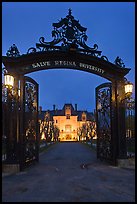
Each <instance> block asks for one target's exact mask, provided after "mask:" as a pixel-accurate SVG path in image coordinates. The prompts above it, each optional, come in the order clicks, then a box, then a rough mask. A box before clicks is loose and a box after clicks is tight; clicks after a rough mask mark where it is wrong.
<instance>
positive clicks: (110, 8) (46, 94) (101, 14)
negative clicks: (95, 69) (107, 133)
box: [2, 2, 135, 111]
mask: <svg viewBox="0 0 137 204" xmlns="http://www.w3.org/2000/svg"><path fill="white" fill-rule="evenodd" d="M69 8H71V9H72V15H73V16H74V18H75V19H76V20H79V22H80V24H81V25H82V26H83V27H86V28H87V31H86V34H87V36H88V40H87V45H88V46H90V47H93V45H94V44H97V45H98V50H101V51H102V55H105V56H107V58H108V60H109V61H110V62H112V63H113V62H114V60H115V58H116V57H117V56H119V57H121V58H122V60H123V62H124V64H125V66H126V67H127V68H131V71H130V73H129V74H127V75H126V77H127V79H128V80H129V81H131V82H132V83H133V84H135V3H134V2H40V3H39V2H7V3H6V2H3V3H2V55H6V52H7V50H8V49H9V47H10V46H11V45H12V44H13V43H15V44H16V45H17V47H18V49H19V51H20V53H21V54H26V53H27V50H28V48H30V47H35V44H36V43H38V41H39V38H40V37H44V38H45V41H52V40H53V38H52V35H51V32H52V30H53V27H52V23H57V22H58V21H59V20H60V19H61V18H64V17H66V15H67V14H68V9H69ZM29 76H30V77H32V78H33V79H35V80H36V81H37V82H38V83H39V91H40V93H39V105H41V106H42V107H43V109H52V107H53V104H56V107H57V108H59V109H60V108H62V107H63V105H64V103H72V104H73V105H74V104H75V103H77V104H78V109H84V110H88V111H92V110H94V108H95V88H96V86H98V85H100V84H101V83H104V82H107V80H106V79H104V78H101V77H99V76H97V75H94V74H90V73H87V72H83V71H78V70H69V69H67V70H66V69H65V70H64V69H56V70H53V69H52V70H43V71H39V72H34V73H31V74H29ZM133 91H134V92H135V90H133ZM133 96H134V94H133Z"/></svg>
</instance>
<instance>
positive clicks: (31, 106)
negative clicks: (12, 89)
mask: <svg viewBox="0 0 137 204" xmlns="http://www.w3.org/2000/svg"><path fill="white" fill-rule="evenodd" d="M36 97H37V92H36V89H35V86H34V85H33V84H32V83H31V82H27V83H26V85H25V99H26V101H25V104H26V106H25V109H26V111H35V110H36V108H37V107H36V105H37V103H36Z"/></svg>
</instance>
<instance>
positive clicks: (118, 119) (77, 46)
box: [2, 9, 130, 168]
mask: <svg viewBox="0 0 137 204" xmlns="http://www.w3.org/2000/svg"><path fill="white" fill-rule="evenodd" d="M53 27H54V30H53V31H52V37H54V39H53V41H51V42H46V41H45V39H44V37H41V38H40V39H39V43H36V48H35V47H31V48H29V49H28V52H27V54H22V55H20V53H19V50H18V48H17V47H16V45H15V44H13V46H11V47H10V49H9V50H8V51H7V56H2V62H3V64H4V67H5V70H6V71H7V72H8V73H9V74H11V75H13V76H14V78H15V84H16V88H17V89H18V88H20V90H21V96H20V107H21V115H20V117H21V116H22V114H24V112H23V103H24V101H23V98H24V89H23V87H24V76H25V74H28V73H31V72H36V71H39V70H48V69H59V68H66V69H67V68H69V69H75V70H80V71H85V72H89V73H92V74H96V75H98V76H101V77H103V78H105V79H107V80H109V81H110V82H111V83H112V88H111V90H112V97H111V104H112V109H113V113H112V116H111V117H112V118H111V119H112V120H113V123H112V124H113V127H112V131H113V135H114V137H115V139H116V143H115V145H117V147H116V148H115V149H116V151H115V162H114V163H116V159H125V158H126V140H125V124H124V123H123V121H124V119H125V113H124V110H125V104H124V100H123V99H124V83H125V81H124V80H125V78H124V77H125V75H126V74H127V73H128V72H129V71H130V68H126V67H125V65H124V63H123V62H122V60H121V59H120V58H119V57H117V58H116V60H115V63H111V62H109V61H108V59H107V57H106V56H101V52H102V51H98V45H97V44H94V46H93V48H90V47H89V46H87V45H86V41H87V35H86V30H87V29H86V28H84V27H83V26H81V25H80V23H79V21H77V20H75V19H74V17H73V16H72V12H71V10H70V9H69V13H68V15H67V16H66V17H65V18H63V19H61V20H60V22H58V23H53ZM60 43H62V44H61V45H57V44H60ZM18 129H20V131H19V132H20V135H23V134H24V130H23V125H22V124H21V123H20V126H18ZM21 168H23V164H22V166H21Z"/></svg>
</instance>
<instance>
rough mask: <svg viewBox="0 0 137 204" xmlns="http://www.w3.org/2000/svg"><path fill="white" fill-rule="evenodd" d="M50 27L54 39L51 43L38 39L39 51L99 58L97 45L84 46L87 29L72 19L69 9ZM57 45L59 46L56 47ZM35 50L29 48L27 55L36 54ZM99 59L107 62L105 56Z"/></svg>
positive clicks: (37, 46) (41, 38)
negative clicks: (84, 54)
mask: <svg viewBox="0 0 137 204" xmlns="http://www.w3.org/2000/svg"><path fill="white" fill-rule="evenodd" d="M52 25H53V27H54V30H53V31H52V37H53V38H54V39H53V40H52V41H51V42H46V41H45V38H44V37H40V39H39V42H40V43H36V48H37V49H39V51H50V50H71V51H76V52H80V53H86V54H89V55H92V56H96V57H98V56H101V52H102V51H98V50H97V49H98V45H97V44H94V46H93V48H91V47H89V46H88V45H86V41H87V39H88V37H87V35H86V30H87V28H85V27H83V26H81V25H80V23H79V21H78V20H75V19H74V17H73V16H72V11H71V9H69V13H68V15H67V16H66V17H65V18H61V20H60V21H59V22H58V23H53V24H52ZM59 43H61V45H60V46H59V45H58V46H57V44H59ZM36 48H34V47H31V48H29V49H28V52H27V54H29V53H32V52H36V51H37V49H36ZM101 58H102V59H103V60H106V61H108V58H107V57H106V56H101Z"/></svg>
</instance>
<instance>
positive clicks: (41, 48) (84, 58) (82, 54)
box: [2, 9, 130, 80]
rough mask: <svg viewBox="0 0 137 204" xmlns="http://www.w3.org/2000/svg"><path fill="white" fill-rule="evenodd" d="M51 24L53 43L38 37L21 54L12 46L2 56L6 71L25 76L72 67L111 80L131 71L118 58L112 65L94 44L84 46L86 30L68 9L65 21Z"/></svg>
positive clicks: (63, 19)
mask: <svg viewBox="0 0 137 204" xmlns="http://www.w3.org/2000/svg"><path fill="white" fill-rule="evenodd" d="M52 25H53V28H54V29H53V31H52V37H53V40H52V41H50V42H46V41H45V38H44V37H40V38H39V43H36V47H30V48H29V49H28V51H27V53H26V54H22V55H21V54H20V52H19V50H18V48H17V47H16V45H15V44H13V45H12V46H11V47H10V49H9V50H8V51H7V53H6V55H7V56H3V57H2V61H3V64H4V66H5V68H6V70H7V71H8V72H12V73H13V72H14V73H15V74H16V73H17V74H27V73H30V72H34V71H38V70H43V69H48V68H70V69H71V68H72V69H78V70H83V71H87V72H91V73H95V74H97V75H100V76H102V77H104V78H107V79H109V80H111V79H113V78H114V77H116V78H117V77H124V76H125V75H126V74H127V73H128V72H129V71H130V69H129V68H125V65H124V63H123V61H122V60H121V58H120V57H117V58H116V59H115V61H114V63H111V62H109V60H108V58H107V57H106V56H104V55H101V53H102V51H99V50H98V45H97V44H94V45H93V47H89V46H88V45H87V44H86V41H87V39H88V37H87V35H86V30H87V28H85V27H83V26H81V25H80V23H79V21H78V20H75V18H74V17H73V16H72V11H71V9H69V12H68V15H67V16H66V17H65V18H61V20H60V21H59V22H58V23H53V24H52Z"/></svg>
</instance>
